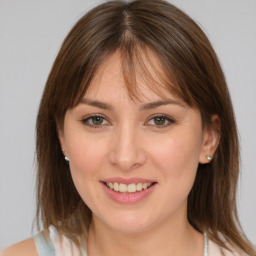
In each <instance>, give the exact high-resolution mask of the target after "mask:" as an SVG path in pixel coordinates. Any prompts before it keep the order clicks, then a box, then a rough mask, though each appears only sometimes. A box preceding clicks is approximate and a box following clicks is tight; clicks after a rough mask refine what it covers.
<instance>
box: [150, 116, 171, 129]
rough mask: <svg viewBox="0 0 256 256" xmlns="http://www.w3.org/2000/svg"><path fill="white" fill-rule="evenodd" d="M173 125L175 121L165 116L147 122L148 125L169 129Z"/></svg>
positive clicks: (155, 117)
mask: <svg viewBox="0 0 256 256" xmlns="http://www.w3.org/2000/svg"><path fill="white" fill-rule="evenodd" d="M173 123H174V120H173V119H172V118H170V117H168V116H165V115H159V116H154V117H153V118H151V119H150V120H149V121H148V122H147V124H148V125H152V126H157V127H159V128H164V127H167V126H169V125H171V124H173Z"/></svg>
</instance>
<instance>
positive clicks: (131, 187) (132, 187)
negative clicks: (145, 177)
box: [107, 182, 153, 193]
mask: <svg viewBox="0 0 256 256" xmlns="http://www.w3.org/2000/svg"><path fill="white" fill-rule="evenodd" d="M152 184H153V183H137V184H135V183H132V184H128V185H126V184H123V183H117V182H114V183H112V182H107V186H108V187H109V188H110V189H112V190H114V191H117V192H121V193H135V192H136V191H142V190H143V189H147V188H148V187H150V186H151V185H152Z"/></svg>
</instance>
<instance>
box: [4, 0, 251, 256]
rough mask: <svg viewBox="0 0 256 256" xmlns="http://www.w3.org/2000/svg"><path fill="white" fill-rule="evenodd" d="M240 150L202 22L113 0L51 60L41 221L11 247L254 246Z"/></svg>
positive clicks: (17, 250)
mask: <svg viewBox="0 0 256 256" xmlns="http://www.w3.org/2000/svg"><path fill="white" fill-rule="evenodd" d="M238 158H239V152H238V138H237V131H236V124H235V120H234V114H233V109H232V103H231V100H230V96H229V92H228V89H227V86H226V82H225V78H224V75H223V72H222V70H221V67H220V65H219V63H218V58H217V56H216V54H215V52H214V50H213V49H212V47H211V44H210V42H209V41H208V39H207V38H206V36H205V35H204V33H203V32H202V30H201V29H200V28H199V27H198V25H196V24H195V22H194V21H193V20H191V19H190V18H189V17H188V16H187V15H186V14H184V13H183V12H182V11H180V10H179V9H177V8H176V7H174V6H173V5H171V4H169V3H167V2H164V1H160V0H149V1H142V0H138V1H133V2H130V3H126V2H122V1H109V2H107V3H105V4H102V5H100V6H98V7H96V8H94V9H93V10H92V11H90V12H89V13H88V14H86V15H85V16H84V17H82V18H81V19H80V20H79V21H78V23H77V24H76V25H75V26H74V28H73V29H72V30H71V31H70V33H69V34H68V36H67V38H66V39H65V41H64V43H63V45H62V47H61V49H60V52H59V54H58V56H57V58H56V60H55V62H54V65H53V67H52V71H51V73H50V75H49V78H48V81H47V83H46V87H45V91H44V94H43V97H42V101H41V104H40V109H39V113H38V119H37V160H38V208H37V209H38V210H37V219H38V223H39V222H40V221H41V223H42V228H43V231H42V232H41V233H39V234H38V235H37V236H35V237H34V238H31V239H28V240H26V241H23V242H21V243H19V244H16V245H14V246H12V247H10V248H9V249H7V250H6V251H5V252H4V255H16V254H17V255H22V254H24V255H40V256H41V255H89V256H93V255H113V254H115V255H116V254H119V255H124V256H125V255H131V254H132V255H148V256H150V255H192V256H193V255H214V256H215V255H254V254H255V250H254V248H253V247H252V245H251V244H250V242H249V241H248V240H247V239H246V237H245V235H244V234H243V232H242V230H241V227H240V225H239V221H238V218H237V211H236V185H237V178H238V173H239V163H238ZM113 252H114V253H113Z"/></svg>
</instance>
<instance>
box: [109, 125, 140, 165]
mask: <svg viewBox="0 0 256 256" xmlns="http://www.w3.org/2000/svg"><path fill="white" fill-rule="evenodd" d="M110 160H111V162H112V164H114V165H115V166H118V167H119V168H120V169H122V170H130V169H133V168H135V167H138V166H140V165H142V164H143V163H144V161H145V155H144V152H143V149H142V146H141V145H140V141H139V131H138V130H137V129H136V127H134V126H133V125H132V124H130V123H128V122H126V123H124V124H122V125H121V126H120V127H119V128H117V130H116V132H115V133H114V139H113V144H112V150H111V153H110Z"/></svg>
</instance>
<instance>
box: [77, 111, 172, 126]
mask: <svg viewBox="0 0 256 256" xmlns="http://www.w3.org/2000/svg"><path fill="white" fill-rule="evenodd" d="M92 118H102V119H103V122H104V120H105V121H107V119H106V118H105V117H104V116H102V115H92V116H88V117H86V118H84V119H83V120H81V122H82V124H83V125H86V126H89V127H91V128H95V129H99V128H102V127H103V126H105V125H106V124H103V125H102V124H99V125H94V124H90V123H89V120H91V119H92ZM155 118H162V119H164V120H165V122H166V121H167V122H168V124H164V125H156V124H147V125H148V126H155V127H157V128H158V129H161V128H165V127H168V126H170V125H171V124H174V123H175V120H174V119H173V118H171V117H169V116H166V115H162V114H158V115H154V116H152V117H151V118H150V119H149V120H148V121H147V123H148V122H149V121H150V120H153V119H155ZM107 122H108V121H107ZM107 125H108V124H107Z"/></svg>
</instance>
